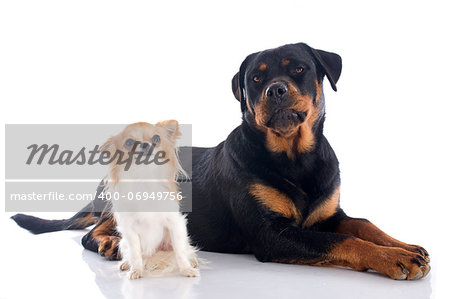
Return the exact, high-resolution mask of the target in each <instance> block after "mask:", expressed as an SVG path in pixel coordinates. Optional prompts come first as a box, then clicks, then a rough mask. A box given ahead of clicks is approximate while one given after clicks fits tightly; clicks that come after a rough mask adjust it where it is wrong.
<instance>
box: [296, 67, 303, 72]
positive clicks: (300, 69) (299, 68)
mask: <svg viewBox="0 0 450 299" xmlns="http://www.w3.org/2000/svg"><path fill="white" fill-rule="evenodd" d="M301 72H303V68H302V67H301V66H299V67H296V68H295V73H296V74H300V73H301Z"/></svg>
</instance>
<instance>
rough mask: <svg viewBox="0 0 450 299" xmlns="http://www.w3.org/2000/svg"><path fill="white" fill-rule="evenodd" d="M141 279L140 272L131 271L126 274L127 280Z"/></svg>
mask: <svg viewBox="0 0 450 299" xmlns="http://www.w3.org/2000/svg"><path fill="white" fill-rule="evenodd" d="M141 277H142V271H139V270H131V271H130V272H128V278H129V279H138V278H141Z"/></svg>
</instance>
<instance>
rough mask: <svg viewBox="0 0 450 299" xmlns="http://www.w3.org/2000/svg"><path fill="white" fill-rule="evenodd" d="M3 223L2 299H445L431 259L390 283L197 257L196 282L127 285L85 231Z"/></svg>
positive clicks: (177, 279)
mask: <svg viewBox="0 0 450 299" xmlns="http://www.w3.org/2000/svg"><path fill="white" fill-rule="evenodd" d="M0 216H1V219H0V225H1V226H0V228H1V235H2V236H4V235H5V233H6V235H7V238H2V245H1V246H0V250H1V251H0V254H1V256H2V260H3V261H2V267H1V268H2V271H1V272H0V273H2V274H1V280H0V282H1V285H2V286H1V287H0V298H103V297H105V298H232V299H237V298H246V299H248V298H280V299H281V298H289V297H291V298H294V297H295V298H383V299H385V298H420V299H422V298H430V297H435V298H445V297H444V295H443V294H444V290H443V288H440V290H439V292H438V293H436V281H437V280H436V267H434V264H436V263H438V261H437V260H436V259H433V260H432V265H433V266H432V271H431V273H430V274H429V275H428V277H426V278H425V279H422V280H419V281H394V280H390V279H387V278H385V277H382V276H380V275H378V274H376V273H359V272H356V271H351V270H347V269H338V268H320V267H311V266H297V265H283V264H273V263H266V264H264V263H260V262H258V261H257V260H256V259H255V258H254V257H253V256H252V255H228V254H217V253H209V252H200V256H201V257H202V258H204V259H207V260H208V261H209V262H210V264H209V265H208V267H207V268H204V269H202V271H201V277H200V278H185V277H181V276H174V277H163V278H143V279H140V280H137V281H129V280H128V279H127V278H126V277H124V276H123V274H121V273H119V270H118V262H110V261H106V260H104V259H103V258H102V257H100V256H99V255H97V254H95V253H92V252H90V251H86V250H84V249H83V247H82V246H81V244H80V240H81V237H82V235H83V234H84V233H85V232H86V231H65V232H57V233H49V234H43V235H32V234H30V233H28V232H27V231H25V230H22V229H20V228H19V227H17V226H16V225H15V223H13V221H12V220H10V219H9V218H8V217H7V216H9V214H8V215H6V214H0ZM432 258H433V257H432ZM440 281H441V280H440ZM444 283H445V282H444ZM447 298H449V297H447Z"/></svg>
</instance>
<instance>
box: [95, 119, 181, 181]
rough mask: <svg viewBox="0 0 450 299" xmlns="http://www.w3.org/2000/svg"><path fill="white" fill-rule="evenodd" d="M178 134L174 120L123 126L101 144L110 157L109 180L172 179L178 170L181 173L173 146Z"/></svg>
mask: <svg viewBox="0 0 450 299" xmlns="http://www.w3.org/2000/svg"><path fill="white" fill-rule="evenodd" d="M180 136H181V133H180V131H179V126H178V122H177V121H176V120H166V121H161V122H158V123H156V124H155V125H151V124H149V123H144V122H138V123H134V124H131V125H128V126H126V127H125V129H123V131H122V132H120V133H119V134H117V135H115V136H111V137H110V138H108V140H107V141H106V142H105V143H104V144H103V145H102V146H101V147H100V151H101V152H102V153H105V154H108V155H109V156H110V157H111V170H110V175H109V177H110V179H112V180H113V181H119V180H120V179H168V180H174V179H175V178H176V176H177V175H178V174H179V173H184V172H183V170H182V168H181V166H180V163H179V161H178V155H177V148H176V139H177V138H178V137H180Z"/></svg>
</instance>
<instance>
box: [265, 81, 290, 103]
mask: <svg viewBox="0 0 450 299" xmlns="http://www.w3.org/2000/svg"><path fill="white" fill-rule="evenodd" d="M287 91H288V87H287V85H286V84H285V83H282V82H276V83H272V84H270V85H269V87H267V89H266V97H267V98H268V99H269V100H270V99H272V100H276V101H277V102H278V101H280V100H281V99H282V98H283V96H284V94H285V93H286V92H287Z"/></svg>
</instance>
